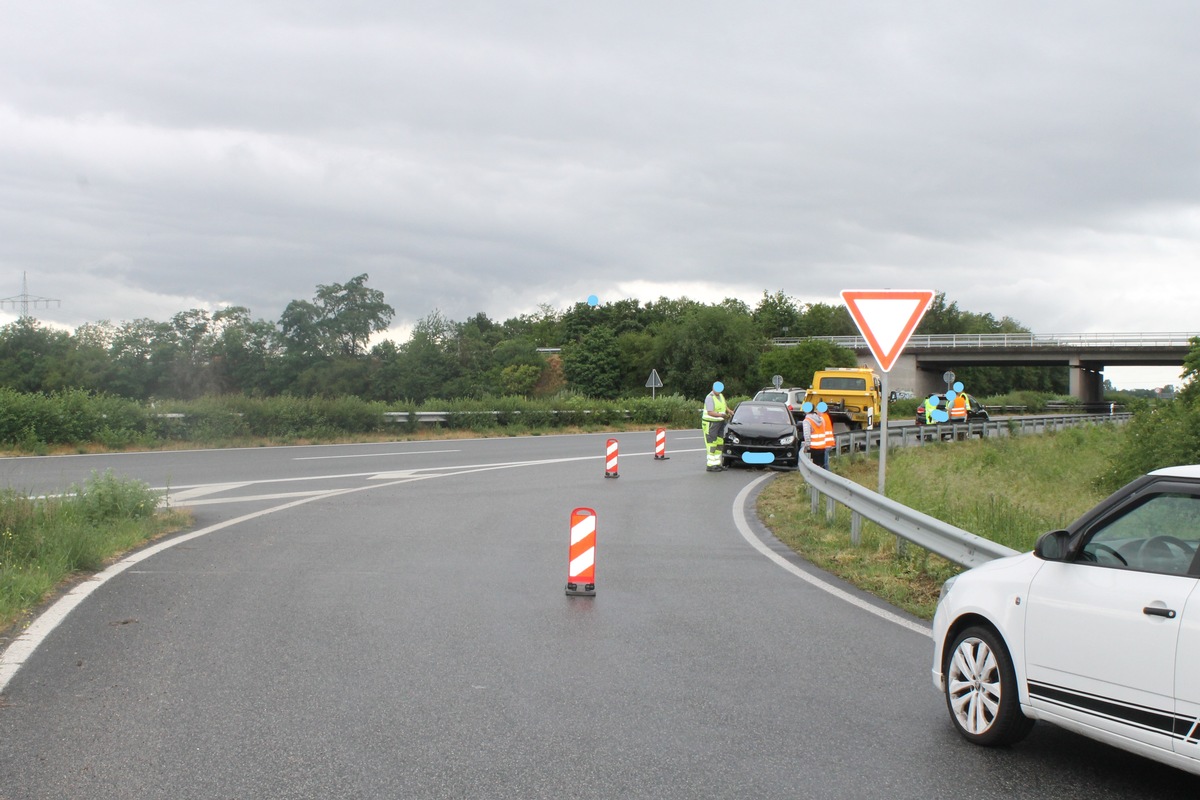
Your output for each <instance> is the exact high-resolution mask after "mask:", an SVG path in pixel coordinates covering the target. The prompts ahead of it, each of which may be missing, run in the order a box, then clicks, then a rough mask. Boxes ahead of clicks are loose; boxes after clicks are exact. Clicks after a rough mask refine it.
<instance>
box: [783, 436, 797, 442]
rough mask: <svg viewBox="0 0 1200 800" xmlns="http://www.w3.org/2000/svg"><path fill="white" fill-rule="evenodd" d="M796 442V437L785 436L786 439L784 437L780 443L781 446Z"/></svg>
mask: <svg viewBox="0 0 1200 800" xmlns="http://www.w3.org/2000/svg"><path fill="white" fill-rule="evenodd" d="M794 441H796V437H795V436H785V437H783V438H782V439H780V440H779V443H780V444H791V443H792V442H794Z"/></svg>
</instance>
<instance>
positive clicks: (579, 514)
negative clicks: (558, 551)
mask: <svg viewBox="0 0 1200 800" xmlns="http://www.w3.org/2000/svg"><path fill="white" fill-rule="evenodd" d="M567 594H569V595H585V596H592V595H595V594H596V512H595V511H593V510H592V509H590V508H577V509H575V510H574V511H572V512H571V539H570V547H569V548H568V549H567Z"/></svg>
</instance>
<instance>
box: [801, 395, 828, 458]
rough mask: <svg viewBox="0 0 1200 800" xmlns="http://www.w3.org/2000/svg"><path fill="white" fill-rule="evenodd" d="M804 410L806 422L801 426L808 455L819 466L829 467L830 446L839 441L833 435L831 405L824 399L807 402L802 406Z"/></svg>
mask: <svg viewBox="0 0 1200 800" xmlns="http://www.w3.org/2000/svg"><path fill="white" fill-rule="evenodd" d="M800 410H801V411H803V412H804V422H803V423H802V425H801V427H802V428H803V432H804V449H805V450H806V451H808V457H809V458H811V459H812V462H813V463H814V464H816V465H817V466H818V467H821V468H823V469H829V448H831V447H833V446H834V444H836V443H837V440H836V439H835V438H834V436H833V420H832V419H830V417H829V414H828V413H827V412H828V410H829V406H827V405H825V402H824V401H821V402H820V403H818V404H817V406H816V408H814V407H813V404H812V403H805V404H804V405H802V406H800Z"/></svg>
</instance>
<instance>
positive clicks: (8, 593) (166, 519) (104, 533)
mask: <svg viewBox="0 0 1200 800" xmlns="http://www.w3.org/2000/svg"><path fill="white" fill-rule="evenodd" d="M157 503H158V497H157V496H156V494H155V493H154V492H152V491H150V488H149V487H148V486H147V485H146V484H144V483H141V482H139V481H132V480H129V479H124V478H116V477H114V476H112V475H111V474H109V473H105V474H103V475H96V474H93V475H92V477H91V478H90V479H89V480H88V481H87V482H86V483H85V484H84V485H83V486H73V487H71V489H70V490H68V492H67V493H66V494H65V495H63V496H61V497H49V498H34V497H30V496H29V495H27V494H18V493H17V492H16V491H14V490H13V489H5V490H2V491H0V630H3V629H5V628H7V627H8V626H9V625H10V624H12V623H13V622H14V621H15V620H16V619H17V618H18V616H19V615H20V614H21V613H23V612H24V611H27V610H28V609H30V608H32V607H33V606H35V605H37V604H38V603H39V602H41V600H42V599H43V598H45V597H46V595H47V594H48V593H49V592H51V591H52V590H53V589H54V588H55V587H56V586H57V585H58V584H59V583H60V582H61V581H62V580H63V579H64V578H66V577H68V576H70V575H71V574H73V573H76V572H95V571H97V570H99V569H101V568H103V566H104V565H105V563H106V562H107V561H108V560H109V559H110V558H111V557H112V556H114V555H116V554H118V553H122V552H125V551H127V550H130V549H132V548H134V547H137V546H138V545H141V544H143V543H144V542H146V541H148V540H150V539H152V538H154V537H155V536H158V535H160V534H162V533H166V532H168V531H171V530H177V529H179V528H181V527H183V526H184V525H185V524H186V523H187V521H188V519H189V516H188V515H187V514H186V513H185V512H178V511H164V512H159V511H158V510H157Z"/></svg>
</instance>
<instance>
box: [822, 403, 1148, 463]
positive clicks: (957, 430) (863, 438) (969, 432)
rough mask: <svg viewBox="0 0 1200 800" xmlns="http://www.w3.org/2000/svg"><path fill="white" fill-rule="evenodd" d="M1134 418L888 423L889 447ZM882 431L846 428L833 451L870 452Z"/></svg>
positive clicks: (1077, 416) (1099, 416)
mask: <svg viewBox="0 0 1200 800" xmlns="http://www.w3.org/2000/svg"><path fill="white" fill-rule="evenodd" d="M1132 417H1133V414H1131V413H1129V412H1119V413H1116V414H1089V415H1083V414H1053V415H1042V416H1029V417H1009V418H1007V419H993V420H988V421H987V422H959V423H955V424H951V423H943V424H940V425H911V424H904V425H889V426H888V447H889V448H895V447H910V446H919V445H923V444H925V443H927V442H938V441H947V440H950V439H969V438H973V437H976V436H978V437H980V438H984V437H989V436H1009V435H1019V434H1026V433H1046V432H1047V431H1059V430H1065V429H1067V428H1072V427H1075V426H1077V425H1095V424H1097V423H1103V422H1118V423H1122V422H1127V421H1128V420H1130V419H1131V418H1132ZM880 436H881V432H880V431H879V430H878V429H876V430H872V431H846V432H844V433H839V434H838V435H837V437H836V439H837V446H836V447H835V449H834V452H835V453H837V454H842V453H858V452H866V453H870V452H871V451H872V450H878V449H879V440H880Z"/></svg>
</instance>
